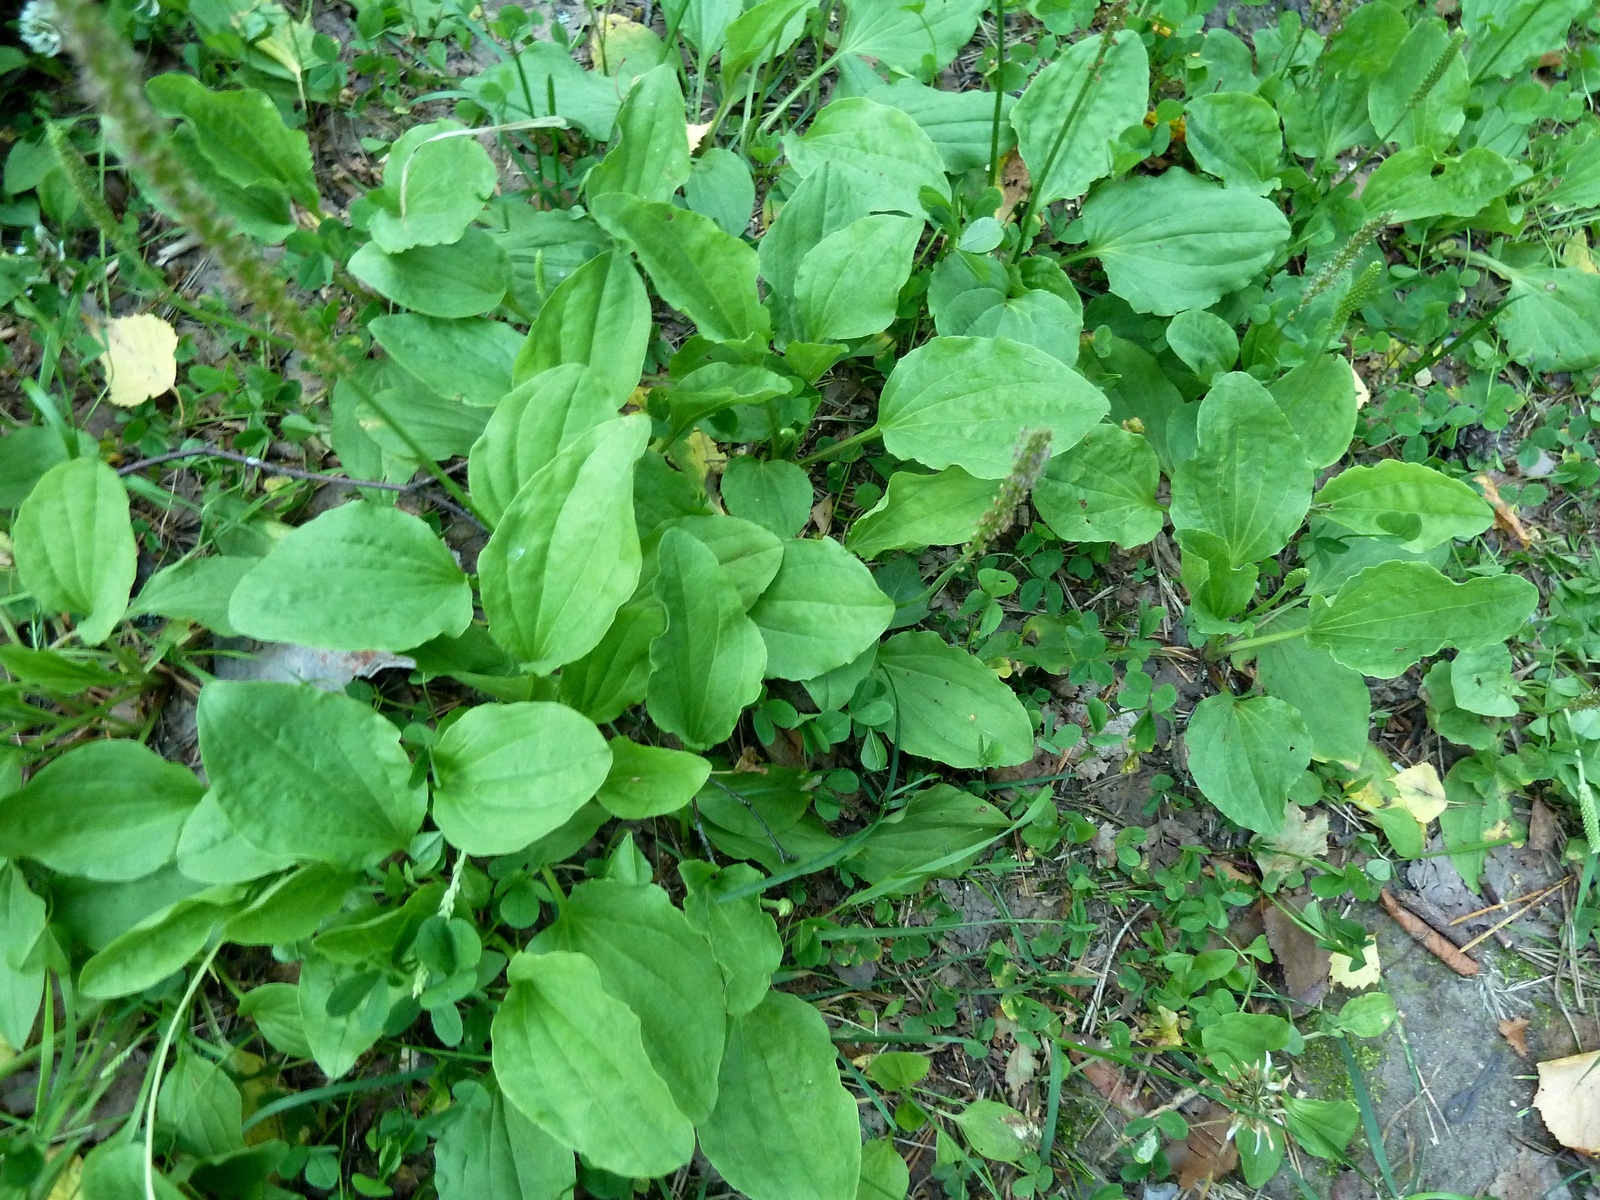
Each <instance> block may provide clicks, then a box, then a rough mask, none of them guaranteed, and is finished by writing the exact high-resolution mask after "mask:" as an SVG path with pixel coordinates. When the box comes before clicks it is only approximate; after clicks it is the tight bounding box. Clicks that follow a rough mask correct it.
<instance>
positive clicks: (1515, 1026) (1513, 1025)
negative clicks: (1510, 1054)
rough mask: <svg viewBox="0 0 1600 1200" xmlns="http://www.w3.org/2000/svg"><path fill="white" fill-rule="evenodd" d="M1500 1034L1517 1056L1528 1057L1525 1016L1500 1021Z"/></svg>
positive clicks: (1526, 1019) (1526, 1021)
mask: <svg viewBox="0 0 1600 1200" xmlns="http://www.w3.org/2000/svg"><path fill="white" fill-rule="evenodd" d="M1500 1036H1501V1037H1503V1038H1505V1040H1506V1042H1507V1043H1508V1044H1509V1045H1510V1046H1511V1048H1512V1049H1513V1050H1515V1051H1516V1052H1517V1057H1518V1058H1527V1057H1528V1018H1527V1017H1517V1018H1516V1019H1515V1020H1511V1021H1501V1022H1500Z"/></svg>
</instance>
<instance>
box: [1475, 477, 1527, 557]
mask: <svg viewBox="0 0 1600 1200" xmlns="http://www.w3.org/2000/svg"><path fill="white" fill-rule="evenodd" d="M1472 478H1473V480H1474V481H1475V482H1476V483H1477V484H1478V486H1479V487H1481V488H1483V498H1484V499H1485V500H1487V501H1488V502H1489V507H1490V508H1492V509H1494V527H1495V528H1496V529H1498V530H1499V531H1500V532H1501V533H1505V534H1510V535H1511V536H1512V537H1514V538H1516V539H1517V541H1518V542H1520V543H1521V544H1522V545H1523V546H1529V545H1531V544H1532V543H1533V536H1532V535H1531V534H1530V533H1529V532H1528V527H1527V526H1526V525H1524V524H1523V523H1522V519H1521V518H1520V517H1518V516H1517V510H1516V509H1514V508H1512V507H1511V506H1510V505H1509V504H1507V503H1506V502H1505V501H1504V500H1502V499H1501V498H1500V489H1499V488H1498V487H1497V486H1496V485H1495V482H1494V477H1493V476H1491V475H1489V474H1488V473H1487V472H1485V473H1483V474H1479V475H1474V476H1473V477H1472Z"/></svg>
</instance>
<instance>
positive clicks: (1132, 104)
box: [1011, 30, 1203, 307]
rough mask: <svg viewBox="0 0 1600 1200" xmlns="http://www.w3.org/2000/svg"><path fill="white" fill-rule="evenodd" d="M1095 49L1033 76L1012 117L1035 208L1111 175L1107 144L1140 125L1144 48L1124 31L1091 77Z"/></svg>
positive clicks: (1088, 43)
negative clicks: (1026, 168) (1035, 204)
mask: <svg viewBox="0 0 1600 1200" xmlns="http://www.w3.org/2000/svg"><path fill="white" fill-rule="evenodd" d="M1100 45H1101V41H1100V38H1098V37H1086V38H1083V39H1082V40H1080V41H1078V42H1075V43H1073V44H1072V45H1071V46H1069V47H1068V48H1067V49H1066V50H1065V52H1063V53H1062V54H1060V55H1058V56H1057V57H1056V60H1055V61H1054V62H1052V63H1051V64H1050V65H1049V66H1048V67H1046V68H1045V69H1044V70H1042V71H1040V72H1039V74H1038V75H1036V76H1034V79H1033V82H1032V83H1030V84H1029V85H1028V90H1027V91H1025V92H1023V93H1022V99H1020V100H1018V101H1017V106H1016V107H1015V108H1014V109H1012V110H1011V125H1012V128H1014V129H1015V130H1016V131H1017V143H1018V145H1019V146H1020V147H1021V148H1022V161H1023V162H1025V163H1027V164H1028V170H1029V172H1031V174H1032V176H1033V185H1032V186H1033V188H1034V192H1035V202H1036V203H1037V204H1038V206H1039V207H1040V208H1043V207H1044V206H1045V205H1046V204H1049V203H1051V202H1053V201H1056V200H1064V199H1069V198H1072V197H1077V196H1081V195H1083V193H1084V192H1086V191H1087V190H1088V189H1089V185H1090V184H1091V183H1093V182H1094V181H1095V180H1096V179H1101V178H1103V177H1105V176H1107V175H1109V174H1111V144H1112V142H1114V141H1115V140H1116V138H1117V136H1118V135H1119V134H1120V133H1121V132H1122V131H1123V130H1124V129H1126V128H1128V126H1130V125H1137V124H1138V123H1139V122H1140V121H1142V120H1144V114H1145V111H1146V109H1145V99H1146V97H1147V96H1148V95H1149V93H1150V64H1149V60H1148V58H1147V57H1146V55H1145V49H1144V42H1143V41H1142V40H1140V38H1139V35H1138V34H1136V33H1134V32H1132V31H1131V30H1123V31H1122V32H1120V33H1118V34H1117V35H1116V38H1115V41H1114V42H1113V43H1112V45H1111V48H1110V49H1109V50H1108V51H1107V53H1106V56H1105V61H1104V62H1103V63H1101V64H1100V69H1099V70H1098V71H1095V70H1092V68H1093V66H1094V60H1095V58H1096V57H1097V56H1098V55H1099V53H1100ZM1064 131H1065V136H1064V137H1063V132H1064ZM1052 151H1054V155H1053V157H1052ZM1202 307H1203V306H1202Z"/></svg>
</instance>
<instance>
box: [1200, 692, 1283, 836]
mask: <svg viewBox="0 0 1600 1200" xmlns="http://www.w3.org/2000/svg"><path fill="white" fill-rule="evenodd" d="M1183 744H1184V747H1185V748H1186V749H1187V751H1188V756H1189V773H1190V774H1191V775H1193V776H1194V781H1195V783H1197V784H1198V785H1199V786H1200V790H1201V791H1202V792H1204V793H1205V797H1206V799H1207V800H1209V801H1211V803H1213V804H1215V805H1216V806H1217V808H1218V809H1219V810H1221V812H1222V815H1223V816H1225V817H1227V818H1228V819H1229V820H1230V821H1232V822H1234V823H1235V824H1237V825H1243V826H1244V827H1245V828H1246V829H1250V830H1253V831H1254V832H1256V833H1267V834H1271V833H1277V832H1278V831H1279V830H1281V829H1282V828H1283V814H1284V811H1285V809H1286V808H1287V807H1288V803H1289V788H1290V787H1291V786H1292V785H1293V784H1294V782H1295V780H1297V779H1299V778H1300V775H1301V774H1302V773H1303V772H1304V771H1305V769H1306V766H1307V765H1308V764H1309V763H1310V761H1311V735H1310V733H1309V732H1308V731H1307V730H1306V724H1305V721H1304V720H1303V719H1302V718H1301V716H1300V713H1299V710H1297V709H1295V708H1293V707H1291V706H1290V705H1288V704H1285V703H1284V702H1283V701H1282V700H1276V699H1274V698H1272V697H1271V696H1252V697H1250V698H1249V699H1246V700H1240V699H1238V698H1236V697H1234V696H1207V697H1206V698H1205V699H1204V700H1202V701H1200V703H1199V704H1197V705H1195V708H1194V714H1193V715H1192V716H1191V717H1190V718H1189V726H1188V729H1187V730H1186V732H1185V733H1184V735H1183Z"/></svg>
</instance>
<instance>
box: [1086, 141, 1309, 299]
mask: <svg viewBox="0 0 1600 1200" xmlns="http://www.w3.org/2000/svg"><path fill="white" fill-rule="evenodd" d="M1080 232H1081V234H1082V236H1083V238H1084V240H1085V241H1087V242H1088V245H1087V247H1086V248H1085V252H1086V253H1088V254H1092V255H1093V256H1094V257H1096V258H1098V259H1099V260H1100V263H1101V265H1102V266H1104V267H1105V270H1106V277H1107V279H1108V281H1109V284H1110V287H1111V290H1112V291H1113V292H1114V293H1116V294H1117V295H1118V296H1121V297H1122V298H1123V299H1124V300H1126V301H1127V302H1128V303H1129V304H1131V305H1132V306H1133V307H1134V308H1135V309H1136V310H1137V311H1139V312H1147V313H1155V314H1157V315H1159V316H1171V315H1172V314H1173V313H1177V312H1182V311H1183V310H1184V309H1186V308H1210V307H1211V306H1212V305H1213V304H1215V303H1216V302H1217V301H1218V300H1220V299H1222V297H1223V296H1226V295H1227V294H1228V293H1229V292H1235V291H1238V290H1239V289H1240V288H1242V287H1244V286H1245V285H1246V284H1248V283H1250V282H1251V281H1252V280H1254V279H1255V278H1256V277H1257V276H1258V275H1260V274H1261V273H1262V272H1263V271H1265V270H1266V269H1267V267H1268V266H1270V265H1271V264H1272V262H1273V260H1274V259H1275V258H1277V256H1278V254H1279V253H1280V252H1281V251H1282V250H1283V248H1284V246H1286V245H1287V244H1288V241H1289V222H1288V221H1287V220H1285V219H1284V216H1283V214H1282V213H1281V212H1279V211H1278V207H1277V205H1275V204H1273V203H1272V201H1270V200H1264V199H1262V198H1261V197H1260V196H1252V195H1251V194H1250V193H1248V192H1242V191H1235V190H1233V189H1230V188H1223V187H1220V186H1218V185H1217V184H1214V183H1208V182H1206V181H1204V180H1201V179H1197V178H1196V177H1195V176H1193V175H1191V174H1189V173H1188V172H1187V171H1182V170H1178V169H1177V168H1173V169H1171V170H1169V171H1166V172H1164V173H1162V174H1161V175H1157V176H1153V177H1152V176H1149V175H1140V176H1135V177H1134V178H1132V179H1124V180H1120V181H1118V182H1116V183H1109V184H1105V185H1104V186H1102V187H1099V188H1096V189H1095V191H1094V193H1093V194H1092V195H1091V196H1090V197H1089V198H1088V199H1087V200H1086V201H1084V205H1083V219H1082V223H1081V229H1080Z"/></svg>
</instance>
